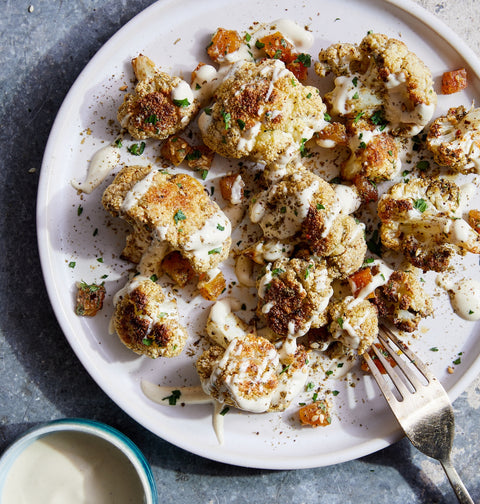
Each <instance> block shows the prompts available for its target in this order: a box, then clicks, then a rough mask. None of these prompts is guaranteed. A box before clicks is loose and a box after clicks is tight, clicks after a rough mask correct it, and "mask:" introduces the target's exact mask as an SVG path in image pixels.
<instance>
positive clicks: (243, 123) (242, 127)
mask: <svg viewBox="0 0 480 504" xmlns="http://www.w3.org/2000/svg"><path fill="white" fill-rule="evenodd" d="M237 124H238V127H239V128H240V129H241V130H243V129H245V121H242V120H241V119H237Z"/></svg>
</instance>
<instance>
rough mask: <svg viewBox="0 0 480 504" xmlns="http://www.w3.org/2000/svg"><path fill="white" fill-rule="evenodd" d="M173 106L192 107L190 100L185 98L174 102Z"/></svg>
mask: <svg viewBox="0 0 480 504" xmlns="http://www.w3.org/2000/svg"><path fill="white" fill-rule="evenodd" d="M173 104H174V105H176V106H177V107H180V108H186V107H189V106H190V102H189V101H188V98H183V99H182V100H173Z"/></svg>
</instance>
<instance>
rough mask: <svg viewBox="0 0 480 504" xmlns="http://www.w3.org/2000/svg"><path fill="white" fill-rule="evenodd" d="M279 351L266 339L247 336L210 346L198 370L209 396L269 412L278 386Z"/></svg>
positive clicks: (250, 408) (255, 410) (222, 401)
mask: <svg viewBox="0 0 480 504" xmlns="http://www.w3.org/2000/svg"><path fill="white" fill-rule="evenodd" d="M279 363H280V360H279V356H278V352H277V350H276V348H275V346H274V345H272V343H270V342H269V341H267V340H266V339H265V338H262V337H257V336H255V335H253V334H247V335H246V336H244V337H242V338H235V339H233V340H232V341H231V343H230V344H229V345H228V346H227V348H226V349H225V348H222V347H220V346H213V347H210V348H209V349H208V350H206V351H205V352H203V354H202V355H201V356H200V357H199V359H198V361H197V364H196V368H197V372H198V375H199V377H200V382H201V385H202V388H203V390H204V392H205V393H206V394H208V395H209V396H210V397H212V398H214V399H215V400H217V401H218V402H220V403H224V404H227V405H229V406H234V407H236V408H239V409H241V410H245V411H251V412H254V413H262V412H264V411H268V409H269V408H270V404H271V402H272V398H273V397H274V393H275V391H276V389H277V387H278V375H277V368H278V367H279Z"/></svg>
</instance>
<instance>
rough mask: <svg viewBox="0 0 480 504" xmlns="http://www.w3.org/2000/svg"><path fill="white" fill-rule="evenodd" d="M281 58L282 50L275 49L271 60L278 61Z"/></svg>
mask: <svg viewBox="0 0 480 504" xmlns="http://www.w3.org/2000/svg"><path fill="white" fill-rule="evenodd" d="M281 57H282V50H281V49H277V50H276V51H275V54H274V55H273V59H280V58H281Z"/></svg>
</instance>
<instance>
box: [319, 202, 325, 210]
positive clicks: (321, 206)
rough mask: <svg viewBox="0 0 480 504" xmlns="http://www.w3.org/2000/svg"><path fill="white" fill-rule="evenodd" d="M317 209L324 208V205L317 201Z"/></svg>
mask: <svg viewBox="0 0 480 504" xmlns="http://www.w3.org/2000/svg"><path fill="white" fill-rule="evenodd" d="M317 210H325V207H324V206H323V205H322V204H321V203H317Z"/></svg>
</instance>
